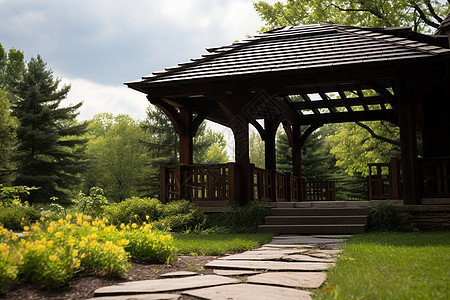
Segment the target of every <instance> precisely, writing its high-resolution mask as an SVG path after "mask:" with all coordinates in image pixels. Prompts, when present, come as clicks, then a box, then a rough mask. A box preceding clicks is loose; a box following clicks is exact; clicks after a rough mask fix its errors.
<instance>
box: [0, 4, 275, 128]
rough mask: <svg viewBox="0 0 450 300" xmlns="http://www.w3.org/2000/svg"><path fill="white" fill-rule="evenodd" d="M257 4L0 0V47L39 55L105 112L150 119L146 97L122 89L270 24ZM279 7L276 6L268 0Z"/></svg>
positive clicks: (88, 105) (77, 95)
mask: <svg viewBox="0 0 450 300" xmlns="http://www.w3.org/2000/svg"><path fill="white" fill-rule="evenodd" d="M253 2H254V1H252V0H127V1H124V0H121V1H118V0H114V1H113V0H76V1H73V0H72V1H69V0H67V1H66V0H0V43H1V44H2V45H3V47H4V48H5V49H7V50H8V49H10V48H16V49H20V50H22V51H23V52H24V53H25V57H26V60H29V59H30V57H32V56H36V55H38V54H40V55H41V56H42V58H43V59H44V61H45V62H47V64H48V67H49V68H51V69H52V70H53V72H54V75H55V76H57V77H61V79H62V80H63V82H64V83H70V84H71V86H72V90H71V92H70V94H69V97H68V99H67V102H66V103H77V102H79V101H83V106H82V107H81V109H80V117H79V119H81V120H85V119H89V118H91V117H92V116H93V115H95V114H97V113H101V112H111V113H114V114H118V113H125V114H129V115H131V116H132V117H134V118H136V119H144V118H145V109H146V107H147V104H148V103H147V100H146V98H145V95H143V94H141V93H138V92H135V91H133V90H131V89H129V88H127V87H125V86H124V85H123V83H124V82H126V81H131V80H135V79H137V78H140V77H141V76H143V75H147V74H150V73H151V72H154V71H159V70H162V69H164V68H165V67H171V66H174V65H176V64H178V63H180V62H184V61H187V60H189V59H190V58H196V57H199V56H201V55H202V54H204V53H205V52H206V51H205V47H212V46H220V45H226V44H230V43H232V42H233V41H235V40H241V39H244V38H245V37H246V35H247V34H250V35H253V34H255V33H256V31H257V30H258V29H259V28H260V27H261V26H262V25H263V24H262V22H261V21H260V18H259V16H258V14H257V13H256V12H255V10H254V9H253ZM268 2H270V3H273V2H275V1H268Z"/></svg>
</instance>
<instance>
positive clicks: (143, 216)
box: [104, 197, 161, 225]
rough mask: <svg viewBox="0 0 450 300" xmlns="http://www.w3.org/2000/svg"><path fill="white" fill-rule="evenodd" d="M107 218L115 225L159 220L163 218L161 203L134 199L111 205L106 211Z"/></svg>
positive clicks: (151, 199)
mask: <svg viewBox="0 0 450 300" xmlns="http://www.w3.org/2000/svg"><path fill="white" fill-rule="evenodd" d="M104 215H105V217H106V218H107V219H108V220H109V221H110V222H111V223H112V224H115V225H119V224H121V223H124V224H128V223H138V224H141V223H143V222H145V221H146V220H147V216H148V217H149V219H148V221H150V222H151V221H155V220H158V219H159V218H160V216H161V203H160V202H159V201H158V199H155V198H139V197H132V198H128V199H125V200H124V201H122V202H120V203H114V204H111V205H109V206H107V207H105V209H104Z"/></svg>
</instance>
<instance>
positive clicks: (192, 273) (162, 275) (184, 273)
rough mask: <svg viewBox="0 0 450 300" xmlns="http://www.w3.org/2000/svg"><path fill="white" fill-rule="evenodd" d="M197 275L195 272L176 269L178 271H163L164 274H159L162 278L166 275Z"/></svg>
mask: <svg viewBox="0 0 450 300" xmlns="http://www.w3.org/2000/svg"><path fill="white" fill-rule="evenodd" d="M195 275H198V273H197V272H189V271H178V272H170V273H165V274H161V277H162V278H167V277H187V276H195Z"/></svg>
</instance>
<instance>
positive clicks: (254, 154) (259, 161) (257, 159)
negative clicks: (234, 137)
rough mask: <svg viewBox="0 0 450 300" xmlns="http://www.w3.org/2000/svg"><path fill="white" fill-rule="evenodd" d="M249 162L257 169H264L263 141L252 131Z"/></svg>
mask: <svg viewBox="0 0 450 300" xmlns="http://www.w3.org/2000/svg"><path fill="white" fill-rule="evenodd" d="M249 146H250V162H251V163H252V164H255V166H256V167H257V168H261V169H264V168H265V165H266V162H265V148H264V147H265V146H264V141H263V140H262V139H261V137H260V136H259V134H258V132H256V131H252V133H251V134H250V145H249Z"/></svg>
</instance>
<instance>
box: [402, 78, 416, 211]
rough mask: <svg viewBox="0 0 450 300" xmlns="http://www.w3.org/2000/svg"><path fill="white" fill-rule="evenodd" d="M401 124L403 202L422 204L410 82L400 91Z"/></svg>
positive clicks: (403, 82) (414, 106) (403, 84)
mask: <svg viewBox="0 0 450 300" xmlns="http://www.w3.org/2000/svg"><path fill="white" fill-rule="evenodd" d="M398 92H399V96H400V97H399V123H400V144H401V151H402V153H401V158H402V173H403V174H402V178H403V202H404V204H407V205H415V204H420V187H419V174H418V161H417V136H416V111H415V108H416V105H415V104H414V103H415V101H414V99H413V97H412V91H411V87H410V85H409V82H408V81H402V82H401V83H400V86H399V89H398Z"/></svg>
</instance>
